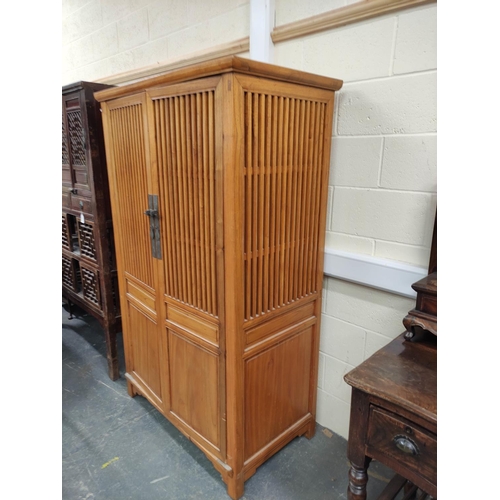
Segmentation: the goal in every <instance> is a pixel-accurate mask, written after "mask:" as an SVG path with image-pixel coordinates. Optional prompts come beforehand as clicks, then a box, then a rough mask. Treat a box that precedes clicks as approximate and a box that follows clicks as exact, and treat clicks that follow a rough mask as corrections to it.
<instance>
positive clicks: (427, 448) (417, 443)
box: [367, 406, 437, 484]
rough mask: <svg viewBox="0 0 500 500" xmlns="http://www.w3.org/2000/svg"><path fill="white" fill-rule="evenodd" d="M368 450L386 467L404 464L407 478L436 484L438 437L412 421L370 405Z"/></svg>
mask: <svg viewBox="0 0 500 500" xmlns="http://www.w3.org/2000/svg"><path fill="white" fill-rule="evenodd" d="M367 449H368V453H369V455H370V456H372V457H373V458H375V459H378V460H381V461H383V462H384V463H386V464H388V465H389V466H390V465H391V464H395V463H397V464H398V465H399V466H401V465H402V466H404V467H405V468H406V469H407V471H408V472H409V475H408V477H409V478H411V475H412V474H413V475H416V476H420V477H422V478H426V479H427V480H430V481H431V482H432V483H433V484H436V480H437V436H436V435H434V434H433V433H431V432H429V431H427V430H425V429H423V428H421V427H419V426H417V425H415V424H414V423H412V422H409V421H408V420H406V419H404V418H402V417H400V416H398V415H395V414H393V413H390V412H388V411H385V410H382V409H381V408H378V407H375V406H372V408H371V410H370V423H369V428H368V440H367ZM405 477H406V476H405Z"/></svg>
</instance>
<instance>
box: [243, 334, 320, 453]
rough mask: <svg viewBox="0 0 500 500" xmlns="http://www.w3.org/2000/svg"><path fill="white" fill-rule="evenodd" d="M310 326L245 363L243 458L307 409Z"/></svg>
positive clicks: (272, 437) (301, 415)
mask: <svg viewBox="0 0 500 500" xmlns="http://www.w3.org/2000/svg"><path fill="white" fill-rule="evenodd" d="M311 347H312V328H307V329H306V330H304V331H302V332H300V333H299V334H297V335H295V336H293V337H292V338H289V339H287V340H285V341H284V342H281V343H279V344H277V345H274V346H273V347H270V348H269V349H267V350H265V351H263V352H261V353H259V354H257V355H256V356H254V357H252V358H249V359H247V360H246V362H245V460H248V459H249V458H251V457H252V456H253V455H254V454H255V453H257V452H258V451H259V450H260V449H261V448H263V447H264V446H266V445H267V444H268V443H269V442H271V441H272V440H273V439H275V438H276V437H277V436H279V435H280V434H281V433H283V432H284V431H286V430H287V429H289V428H290V427H292V426H293V424H295V423H296V422H297V421H299V420H300V419H301V418H303V417H305V416H306V415H307V414H308V411H309V377H308V375H309V371H310V368H311Z"/></svg>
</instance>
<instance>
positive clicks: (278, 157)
mask: <svg viewBox="0 0 500 500" xmlns="http://www.w3.org/2000/svg"><path fill="white" fill-rule="evenodd" d="M283 108H284V99H283V96H279V97H278V114H277V121H278V124H277V128H278V131H277V135H278V147H277V151H276V165H277V172H276V176H277V178H276V189H277V194H276V205H275V206H276V208H275V213H276V215H275V218H276V237H275V245H276V250H275V259H274V261H275V267H274V283H275V289H274V307H279V306H280V305H281V302H280V293H281V287H280V267H281V266H280V256H281V248H282V245H281V243H282V242H281V231H282V227H283V225H282V220H283V218H282V211H281V192H282V179H283V171H284V168H283V124H284V119H283V112H284V111H283Z"/></svg>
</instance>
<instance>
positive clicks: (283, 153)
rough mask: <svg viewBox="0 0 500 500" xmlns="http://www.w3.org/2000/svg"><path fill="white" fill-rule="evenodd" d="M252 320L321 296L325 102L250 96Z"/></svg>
mask: <svg viewBox="0 0 500 500" xmlns="http://www.w3.org/2000/svg"><path fill="white" fill-rule="evenodd" d="M244 98H245V101H244V106H245V151H244V155H245V172H244V182H245V187H244V190H245V193H244V196H245V199H244V208H245V214H244V252H245V255H244V259H245V263H244V265H245V267H244V278H245V320H250V319H251V318H255V317H257V316H260V315H262V314H265V313H266V312H268V311H272V310H274V309H278V308H280V307H283V306H285V305H286V304H289V303H291V302H294V301H295V300H298V299H300V298H302V297H306V296H308V295H310V294H311V293H314V292H316V291H317V290H316V289H315V288H316V279H315V274H316V266H317V258H318V237H319V226H318V224H319V219H320V192H321V186H320V181H321V177H322V176H321V165H322V162H323V144H324V141H323V129H324V121H325V113H326V103H325V102H315V101H311V100H308V99H299V98H293V97H284V96H275V95H268V94H260V93H255V92H245V94H244Z"/></svg>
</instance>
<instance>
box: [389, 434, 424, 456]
mask: <svg viewBox="0 0 500 500" xmlns="http://www.w3.org/2000/svg"><path fill="white" fill-rule="evenodd" d="M392 440H393V441H394V444H395V445H396V447H397V448H398V449H400V450H401V451H402V452H404V453H408V455H418V453H419V451H418V447H417V445H416V444H415V442H414V441H413V440H411V439H410V438H409V437H407V436H403V435H401V434H398V435H397V436H394V437H393V438H392Z"/></svg>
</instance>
